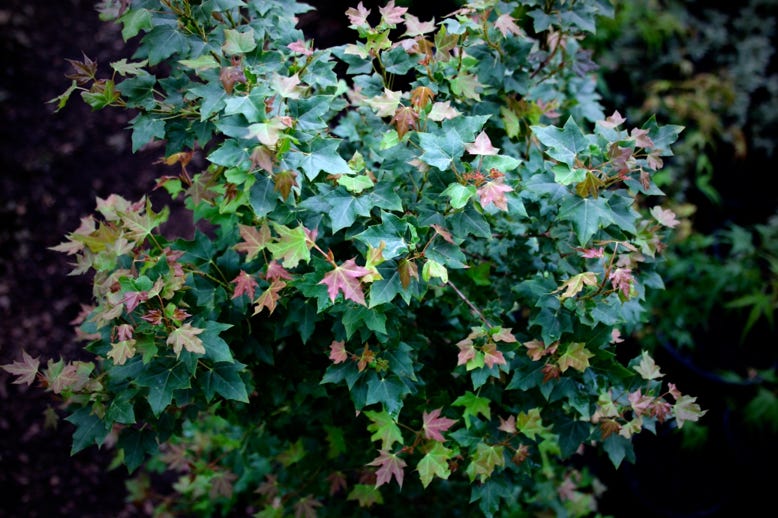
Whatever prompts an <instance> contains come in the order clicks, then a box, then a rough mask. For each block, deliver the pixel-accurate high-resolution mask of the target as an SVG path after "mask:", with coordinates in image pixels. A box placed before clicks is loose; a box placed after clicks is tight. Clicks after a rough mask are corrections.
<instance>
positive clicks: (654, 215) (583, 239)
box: [3, 0, 704, 517]
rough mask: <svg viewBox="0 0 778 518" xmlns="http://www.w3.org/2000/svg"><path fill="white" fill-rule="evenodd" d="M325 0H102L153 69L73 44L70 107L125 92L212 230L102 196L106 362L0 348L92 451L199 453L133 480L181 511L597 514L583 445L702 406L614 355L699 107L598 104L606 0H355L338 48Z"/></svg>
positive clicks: (94, 332)
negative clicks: (406, 509)
mask: <svg viewBox="0 0 778 518" xmlns="http://www.w3.org/2000/svg"><path fill="white" fill-rule="evenodd" d="M307 9H308V7H307V6H305V5H303V4H299V3H296V2H281V1H275V0H271V1H263V2H257V1H243V0H219V1H209V2H202V3H194V2H192V3H190V2H188V1H186V0H183V1H177V2H169V1H162V2H156V1H152V0H133V1H130V2H118V1H116V2H114V1H110V0H109V1H107V2H103V4H102V13H103V16H104V17H105V18H106V19H110V20H114V21H115V22H117V23H119V24H120V25H121V27H122V35H123V37H124V38H125V39H126V40H135V39H137V42H138V48H137V51H136V53H135V55H134V57H133V61H131V62H128V61H126V60H122V61H118V62H115V63H112V64H111V69H112V70H113V72H111V73H110V78H108V77H104V75H103V74H104V73H105V72H104V70H103V69H101V68H100V67H98V66H97V64H96V63H94V62H93V61H91V60H89V59H88V58H86V57H84V60H83V61H82V62H74V63H73V68H74V74H73V77H72V81H73V83H72V84H71V87H70V88H68V90H67V91H66V92H65V93H63V94H62V95H61V96H59V97H58V98H56V99H54V100H53V102H55V103H56V104H57V108H58V109H63V108H64V107H65V106H66V104H67V102H68V100H69V97H71V96H72V95H73V94H75V93H78V94H80V95H81V97H82V99H83V100H84V101H85V102H86V103H87V104H89V105H90V106H92V107H93V108H95V109H100V108H105V107H109V106H110V107H118V108H124V109H130V110H133V111H134V112H135V113H136V116H135V118H134V119H132V122H131V123H130V126H131V129H132V142H133V150H137V149H140V148H141V147H142V146H144V145H146V144H147V143H149V142H152V141H162V142H164V154H165V157H163V162H164V163H165V164H167V165H168V166H170V167H172V168H174V169H176V170H177V171H178V174H177V175H170V176H167V177H165V178H162V179H160V181H159V182H158V184H157V187H159V188H163V189H164V190H165V191H167V193H169V195H170V196H171V197H173V198H175V199H180V200H183V202H184V204H185V206H186V208H187V209H188V210H189V212H190V214H191V217H192V219H193V221H194V223H195V226H196V231H195V233H194V235H193V236H192V237H191V238H187V237H183V236H180V237H170V236H166V235H164V233H163V232H161V230H160V227H161V225H162V224H163V223H164V222H165V221H166V220H167V218H168V217H169V216H170V211H169V210H168V209H167V208H163V209H161V210H159V212H155V211H154V209H153V208H152V206H151V203H150V202H149V201H148V200H147V199H145V198H144V199H142V200H139V201H137V202H131V201H128V200H125V199H123V198H122V197H120V196H118V195H113V196H111V197H109V198H108V199H106V200H98V202H97V213H98V215H97V216H88V217H85V218H84V219H83V220H82V222H81V225H80V226H79V227H78V229H76V230H75V231H74V232H72V233H70V234H69V235H68V236H66V241H65V242H63V243H62V244H61V245H58V246H57V247H54V248H55V249H56V250H57V251H59V252H62V253H66V254H68V255H70V256H72V257H73V258H74V260H75V264H74V270H73V273H78V274H83V273H87V272H89V273H90V274H92V275H93V282H94V290H93V293H94V300H93V301H92V302H93V304H92V306H91V307H90V308H89V310H88V311H87V314H86V315H85V316H84V318H83V319H82V320H81V322H79V330H78V332H79V335H80V336H81V337H83V338H84V339H85V340H86V341H87V346H86V347H87V350H88V351H89V352H91V353H92V354H93V355H94V357H95V359H94V361H93V362H83V361H70V362H66V361H65V360H59V361H58V362H53V361H52V360H48V364H47V368H46V369H45V370H43V372H40V371H39V365H40V364H39V361H40V360H39V359H33V358H31V357H29V356H27V355H26V354H25V355H23V358H22V361H21V362H15V363H12V364H10V365H6V366H3V368H4V369H5V370H7V371H8V372H11V373H12V374H15V375H16V376H17V382H19V383H28V384H29V383H32V382H34V381H35V379H36V378H37V379H40V381H41V383H42V386H44V387H46V388H47V389H48V390H50V391H51V392H53V393H54V394H57V395H59V396H60V397H62V398H63V399H64V401H65V403H66V406H67V408H68V412H69V416H68V417H67V419H68V420H69V421H70V422H72V423H73V424H74V425H75V427H76V431H75V433H74V443H73V452H74V453H75V452H78V451H80V450H82V449H84V448H86V447H89V446H93V445H97V446H100V445H103V444H114V445H115V446H114V447H115V449H116V452H117V462H123V463H124V464H125V465H126V466H127V467H128V468H129V471H130V472H132V473H134V474H135V475H136V476H138V477H142V476H144V474H145V473H148V472H150V471H155V470H169V471H171V472H173V473H180V476H179V478H177V481H176V482H175V483H174V484H173V485H172V486H171V487H170V488H168V489H169V491H170V492H173V493H175V494H176V498H161V497H159V496H158V495H154V494H148V493H147V494H143V495H142V496H143V498H148V499H151V500H153V501H154V503H155V504H156V505H158V506H159V508H160V510H161V511H160V512H162V511H167V512H170V513H174V512H181V513H195V514H202V515H212V514H214V513H217V512H218V513H229V512H231V511H232V512H238V513H242V512H244V511H245V512H248V510H251V513H253V514H254V515H255V516H258V517H270V516H282V515H284V513H294V514H295V515H304V516H312V515H314V514H317V515H318V514H327V515H333V516H343V515H354V512H356V511H355V508H354V506H357V507H358V508H371V507H373V506H376V505H381V504H384V505H394V504H397V503H402V502H404V500H403V499H404V498H416V499H417V502H418V501H420V500H418V498H420V497H418V492H419V491H421V490H424V491H425V492H427V493H428V494H429V493H430V492H434V493H435V494H437V495H438V498H436V499H434V502H435V503H436V505H439V506H443V507H445V506H453V505H458V506H469V505H475V506H477V507H478V508H479V509H480V510H481V511H482V512H483V514H485V515H489V516H491V515H495V514H499V513H500V512H502V511H503V510H506V512H509V511H510V509H513V508H523V509H526V510H535V511H539V512H540V511H548V510H560V509H563V510H565V512H567V513H570V514H573V515H585V514H587V513H591V512H594V511H595V510H596V488H594V487H593V485H592V484H591V483H587V482H584V481H585V480H590V478H586V477H583V478H582V477H580V476H578V475H576V473H578V468H576V467H575V466H574V464H573V462H572V459H573V458H575V457H576V455H577V453H579V452H580V451H581V450H582V449H587V448H591V447H594V446H595V445H600V446H601V447H602V449H603V450H604V451H605V453H606V454H607V456H608V457H609V458H610V460H611V461H612V462H613V463H614V464H615V465H616V466H618V465H619V464H621V462H623V461H624V460H627V461H634V452H633V450H632V443H631V440H630V439H631V438H632V436H634V435H635V434H636V433H639V432H640V431H642V430H648V431H650V432H652V431H656V429H657V428H658V427H661V426H677V427H681V426H682V425H683V423H684V422H685V421H690V420H691V421H693V420H696V419H698V418H699V417H700V416H701V415H703V414H704V410H702V409H700V407H699V406H698V405H697V404H696V403H695V399H694V397H691V396H688V395H686V394H682V393H681V392H680V391H678V390H677V388H676V387H675V386H674V385H672V384H670V385H669V386H668V388H667V389H666V390H664V389H663V383H662V379H661V378H662V377H663V376H662V375H661V373H660V371H659V370H658V368H657V367H656V366H655V364H653V363H652V360H651V359H650V357H649V356H647V353H643V354H642V355H641V356H639V357H637V358H634V359H632V360H629V361H626V362H625V361H623V360H621V359H620V358H619V357H618V355H617V354H616V348H617V345H618V343H619V340H618V337H619V336H620V333H621V332H624V333H629V332H630V331H632V330H633V329H634V328H635V326H637V325H638V324H639V323H640V322H641V321H642V319H644V318H646V317H647V308H646V306H645V300H646V298H645V294H646V291H647V290H650V289H657V288H660V287H661V279H660V278H658V276H657V275H656V274H655V265H656V264H657V263H658V262H659V261H660V260H661V258H662V256H661V252H662V250H663V242H662V240H663V239H664V238H665V237H666V235H667V234H668V233H669V232H670V231H671V229H672V228H673V226H674V225H675V224H676V222H675V219H674V217H673V215H672V213H671V212H670V211H669V210H667V209H664V208H661V207H660V208H657V206H647V200H655V199H656V198H657V197H660V196H661V194H662V193H661V191H659V190H658V189H657V188H656V186H655V184H654V183H653V179H652V174H653V173H654V172H655V170H656V169H657V167H659V164H660V163H661V159H660V158H659V157H667V156H671V155H672V152H671V150H670V146H671V145H672V143H673V142H674V141H675V139H676V138H677V136H678V133H679V132H680V131H681V128H680V127H677V126H661V125H659V124H658V123H657V121H656V120H655V119H653V118H652V119H650V120H649V121H647V122H646V123H645V124H644V125H643V126H642V127H640V128H627V127H626V124H627V121H626V119H624V118H623V117H622V116H621V115H620V114H619V113H618V112H616V113H614V114H612V115H610V116H608V117H606V115H605V114H604V113H603V112H602V108H601V106H600V104H599V102H598V101H599V98H598V96H597V94H596V89H595V81H594V78H593V77H592V76H591V74H589V73H588V72H590V71H591V68H590V67H589V61H588V54H587V53H586V51H585V50H584V49H582V48H581V46H580V39H581V36H582V35H583V34H584V33H586V32H592V31H594V30H595V26H596V19H597V17H598V16H607V15H609V14H610V11H611V8H610V6H609V4H607V3H605V2H600V1H596V0H589V1H581V2H575V3H572V4H571V3H567V2H544V3H537V2H523V3H518V2H496V1H490V0H478V1H474V2H472V3H470V4H468V5H466V6H464V7H462V8H460V9H458V10H456V11H455V12H453V13H451V14H450V15H448V16H445V17H444V18H443V19H442V20H440V21H435V20H429V21H421V20H419V19H418V18H416V17H415V16H413V15H411V14H410V13H408V10H407V8H404V7H399V6H397V5H395V3H394V1H390V2H388V3H387V4H386V5H384V6H382V7H380V8H379V9H378V10H377V12H374V11H373V10H371V9H368V8H366V7H365V6H364V5H363V4H362V3H359V4H357V5H356V6H355V7H352V8H349V9H348V11H347V12H346V13H345V16H346V17H347V18H348V21H349V22H350V25H351V28H352V29H353V30H354V31H355V32H356V35H357V41H356V43H353V44H347V45H342V46H338V47H335V48H332V49H318V48H316V46H315V42H308V41H306V39H305V36H304V34H302V32H301V31H300V30H299V29H298V28H297V27H296V24H297V19H296V18H295V16H296V15H298V14H301V13H303V12H305V11H306V10H307ZM336 64H343V65H344V67H345V72H344V73H343V74H342V75H339V74H338V73H336ZM399 78H402V79H403V80H402V81H399V80H398V79H399ZM109 436H110V437H111V440H110V441H109V440H108V437H109ZM114 439H115V441H114ZM376 452H378V453H377V456H376ZM412 473H413V475H412ZM416 474H417V475H416ZM411 479H413V481H411ZM441 480H445V481H447V482H446V483H445V484H443V483H441V482H440V481H441ZM575 481H581V482H580V483H576V482H575ZM436 482H438V483H436ZM414 484H417V487H416V488H413V487H411V486H413V485H414ZM548 487H563V488H564V491H548V490H547V488H548ZM395 488H396V489H395ZM400 489H401V490H400ZM409 495H410V496H409ZM413 495H417V496H415V497H414V496H413Z"/></svg>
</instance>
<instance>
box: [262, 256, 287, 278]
mask: <svg viewBox="0 0 778 518" xmlns="http://www.w3.org/2000/svg"><path fill="white" fill-rule="evenodd" d="M265 279H267V280H269V281H275V280H279V279H284V280H287V281H291V280H292V274H290V273H289V272H288V271H287V269H286V268H284V267H283V266H281V264H280V263H279V262H278V261H270V262H269V263H268V265H267V272H265Z"/></svg>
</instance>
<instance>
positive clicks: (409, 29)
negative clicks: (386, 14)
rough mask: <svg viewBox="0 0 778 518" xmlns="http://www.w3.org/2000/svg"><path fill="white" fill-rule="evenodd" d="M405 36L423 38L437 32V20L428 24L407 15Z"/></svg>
mask: <svg viewBox="0 0 778 518" xmlns="http://www.w3.org/2000/svg"><path fill="white" fill-rule="evenodd" d="M405 29H406V30H405V34H403V36H410V37H411V38H413V37H415V36H422V35H424V34H427V33H428V32H432V31H434V30H435V18H433V19H432V20H430V21H428V22H422V21H421V20H419V19H418V18H417V17H416V16H414V15H412V14H409V13H405Z"/></svg>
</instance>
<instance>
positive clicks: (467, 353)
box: [457, 338, 475, 365]
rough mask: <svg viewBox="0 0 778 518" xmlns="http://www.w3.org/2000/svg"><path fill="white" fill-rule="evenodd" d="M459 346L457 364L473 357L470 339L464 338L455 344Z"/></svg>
mask: <svg viewBox="0 0 778 518" xmlns="http://www.w3.org/2000/svg"><path fill="white" fill-rule="evenodd" d="M457 347H459V354H458V355H457V365H465V364H467V362H469V361H470V360H472V359H473V358H475V347H473V342H472V340H470V339H467V338H466V339H464V340H462V341H461V342H459V343H458V344H457Z"/></svg>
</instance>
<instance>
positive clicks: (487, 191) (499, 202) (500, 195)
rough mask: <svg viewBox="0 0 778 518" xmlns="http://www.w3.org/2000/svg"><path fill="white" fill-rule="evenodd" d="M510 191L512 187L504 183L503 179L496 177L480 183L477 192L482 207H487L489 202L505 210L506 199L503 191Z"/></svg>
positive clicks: (506, 208)
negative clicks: (482, 183)
mask: <svg viewBox="0 0 778 518" xmlns="http://www.w3.org/2000/svg"><path fill="white" fill-rule="evenodd" d="M511 191H513V187H511V186H510V185H505V184H504V183H503V179H502V178H498V179H496V180H492V181H490V182H486V183H485V184H484V185H482V186H481V187H480V188H479V189H478V191H477V194H478V198H479V200H480V201H481V206H482V207H487V206H488V205H489V204H490V203H493V204H494V206H495V207H497V208H498V209H500V210H502V211H506V212H507V211H508V199H507V198H506V197H505V193H506V192H511Z"/></svg>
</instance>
